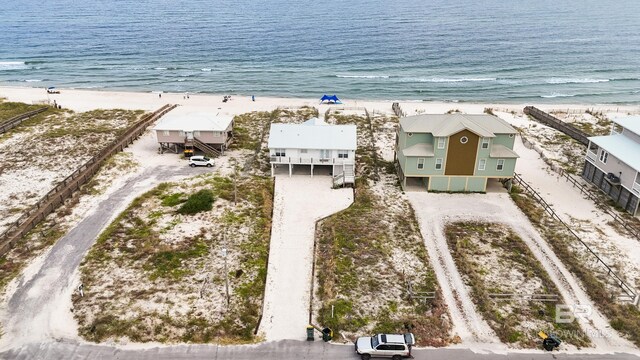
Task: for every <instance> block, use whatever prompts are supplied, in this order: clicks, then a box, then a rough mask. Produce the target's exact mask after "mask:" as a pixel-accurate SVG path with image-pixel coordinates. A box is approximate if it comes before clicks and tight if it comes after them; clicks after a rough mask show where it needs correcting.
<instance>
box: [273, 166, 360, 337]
mask: <svg viewBox="0 0 640 360" xmlns="http://www.w3.org/2000/svg"><path fill="white" fill-rule="evenodd" d="M331 185H332V184H331V178H330V177H328V176H316V177H314V178H311V177H310V176H305V175H297V176H293V177H291V178H289V177H287V176H278V177H277V178H276V183H275V195H274V203H273V222H272V227H271V245H270V248H269V265H268V270H267V284H266V288H265V295H264V311H263V316H262V322H261V323H260V334H262V335H264V336H265V337H266V339H267V340H268V341H272V340H284V339H292V340H303V339H305V329H306V327H307V326H308V325H309V301H310V295H311V271H312V264H313V244H314V238H315V224H316V221H318V220H319V219H321V218H323V217H326V216H329V215H331V214H333V213H336V212H338V211H340V210H343V209H346V208H347V207H348V206H349V205H351V203H352V202H353V190H351V189H347V188H345V189H335V190H333V189H331Z"/></svg>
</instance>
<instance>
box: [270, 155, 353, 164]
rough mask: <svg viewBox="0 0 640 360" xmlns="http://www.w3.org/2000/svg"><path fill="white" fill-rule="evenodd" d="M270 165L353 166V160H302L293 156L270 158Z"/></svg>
mask: <svg viewBox="0 0 640 360" xmlns="http://www.w3.org/2000/svg"><path fill="white" fill-rule="evenodd" d="M271 163H272V164H294V165H295V164H299V165H310V164H317V165H349V164H353V163H354V161H353V159H342V158H328V159H319V158H304V157H295V156H271Z"/></svg>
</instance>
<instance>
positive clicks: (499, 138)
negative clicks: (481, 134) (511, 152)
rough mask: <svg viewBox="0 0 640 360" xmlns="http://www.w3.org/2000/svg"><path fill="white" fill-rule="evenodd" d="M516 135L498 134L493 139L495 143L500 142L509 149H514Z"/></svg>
mask: <svg viewBox="0 0 640 360" xmlns="http://www.w3.org/2000/svg"><path fill="white" fill-rule="evenodd" d="M515 140H516V137H515V136H514V137H512V138H510V137H509V134H496V137H494V138H493V139H491V142H492V143H493V144H500V145H504V146H506V147H508V148H509V149H513V145H514V143H515Z"/></svg>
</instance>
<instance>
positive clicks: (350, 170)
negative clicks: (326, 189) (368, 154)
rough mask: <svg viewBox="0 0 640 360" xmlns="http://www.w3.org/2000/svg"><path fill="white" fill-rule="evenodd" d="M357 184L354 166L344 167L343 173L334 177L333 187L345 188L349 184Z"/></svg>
mask: <svg viewBox="0 0 640 360" xmlns="http://www.w3.org/2000/svg"><path fill="white" fill-rule="evenodd" d="M355 182H356V176H355V172H354V165H353V164H350V165H344V167H343V168H342V172H341V173H339V174H336V175H334V176H333V186H334V187H339V186H345V185H347V184H349V185H351V186H353V184H355Z"/></svg>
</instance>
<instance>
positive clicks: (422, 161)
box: [418, 158, 424, 170]
mask: <svg viewBox="0 0 640 360" xmlns="http://www.w3.org/2000/svg"><path fill="white" fill-rule="evenodd" d="M422 169H424V158H420V159H418V170H422Z"/></svg>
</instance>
